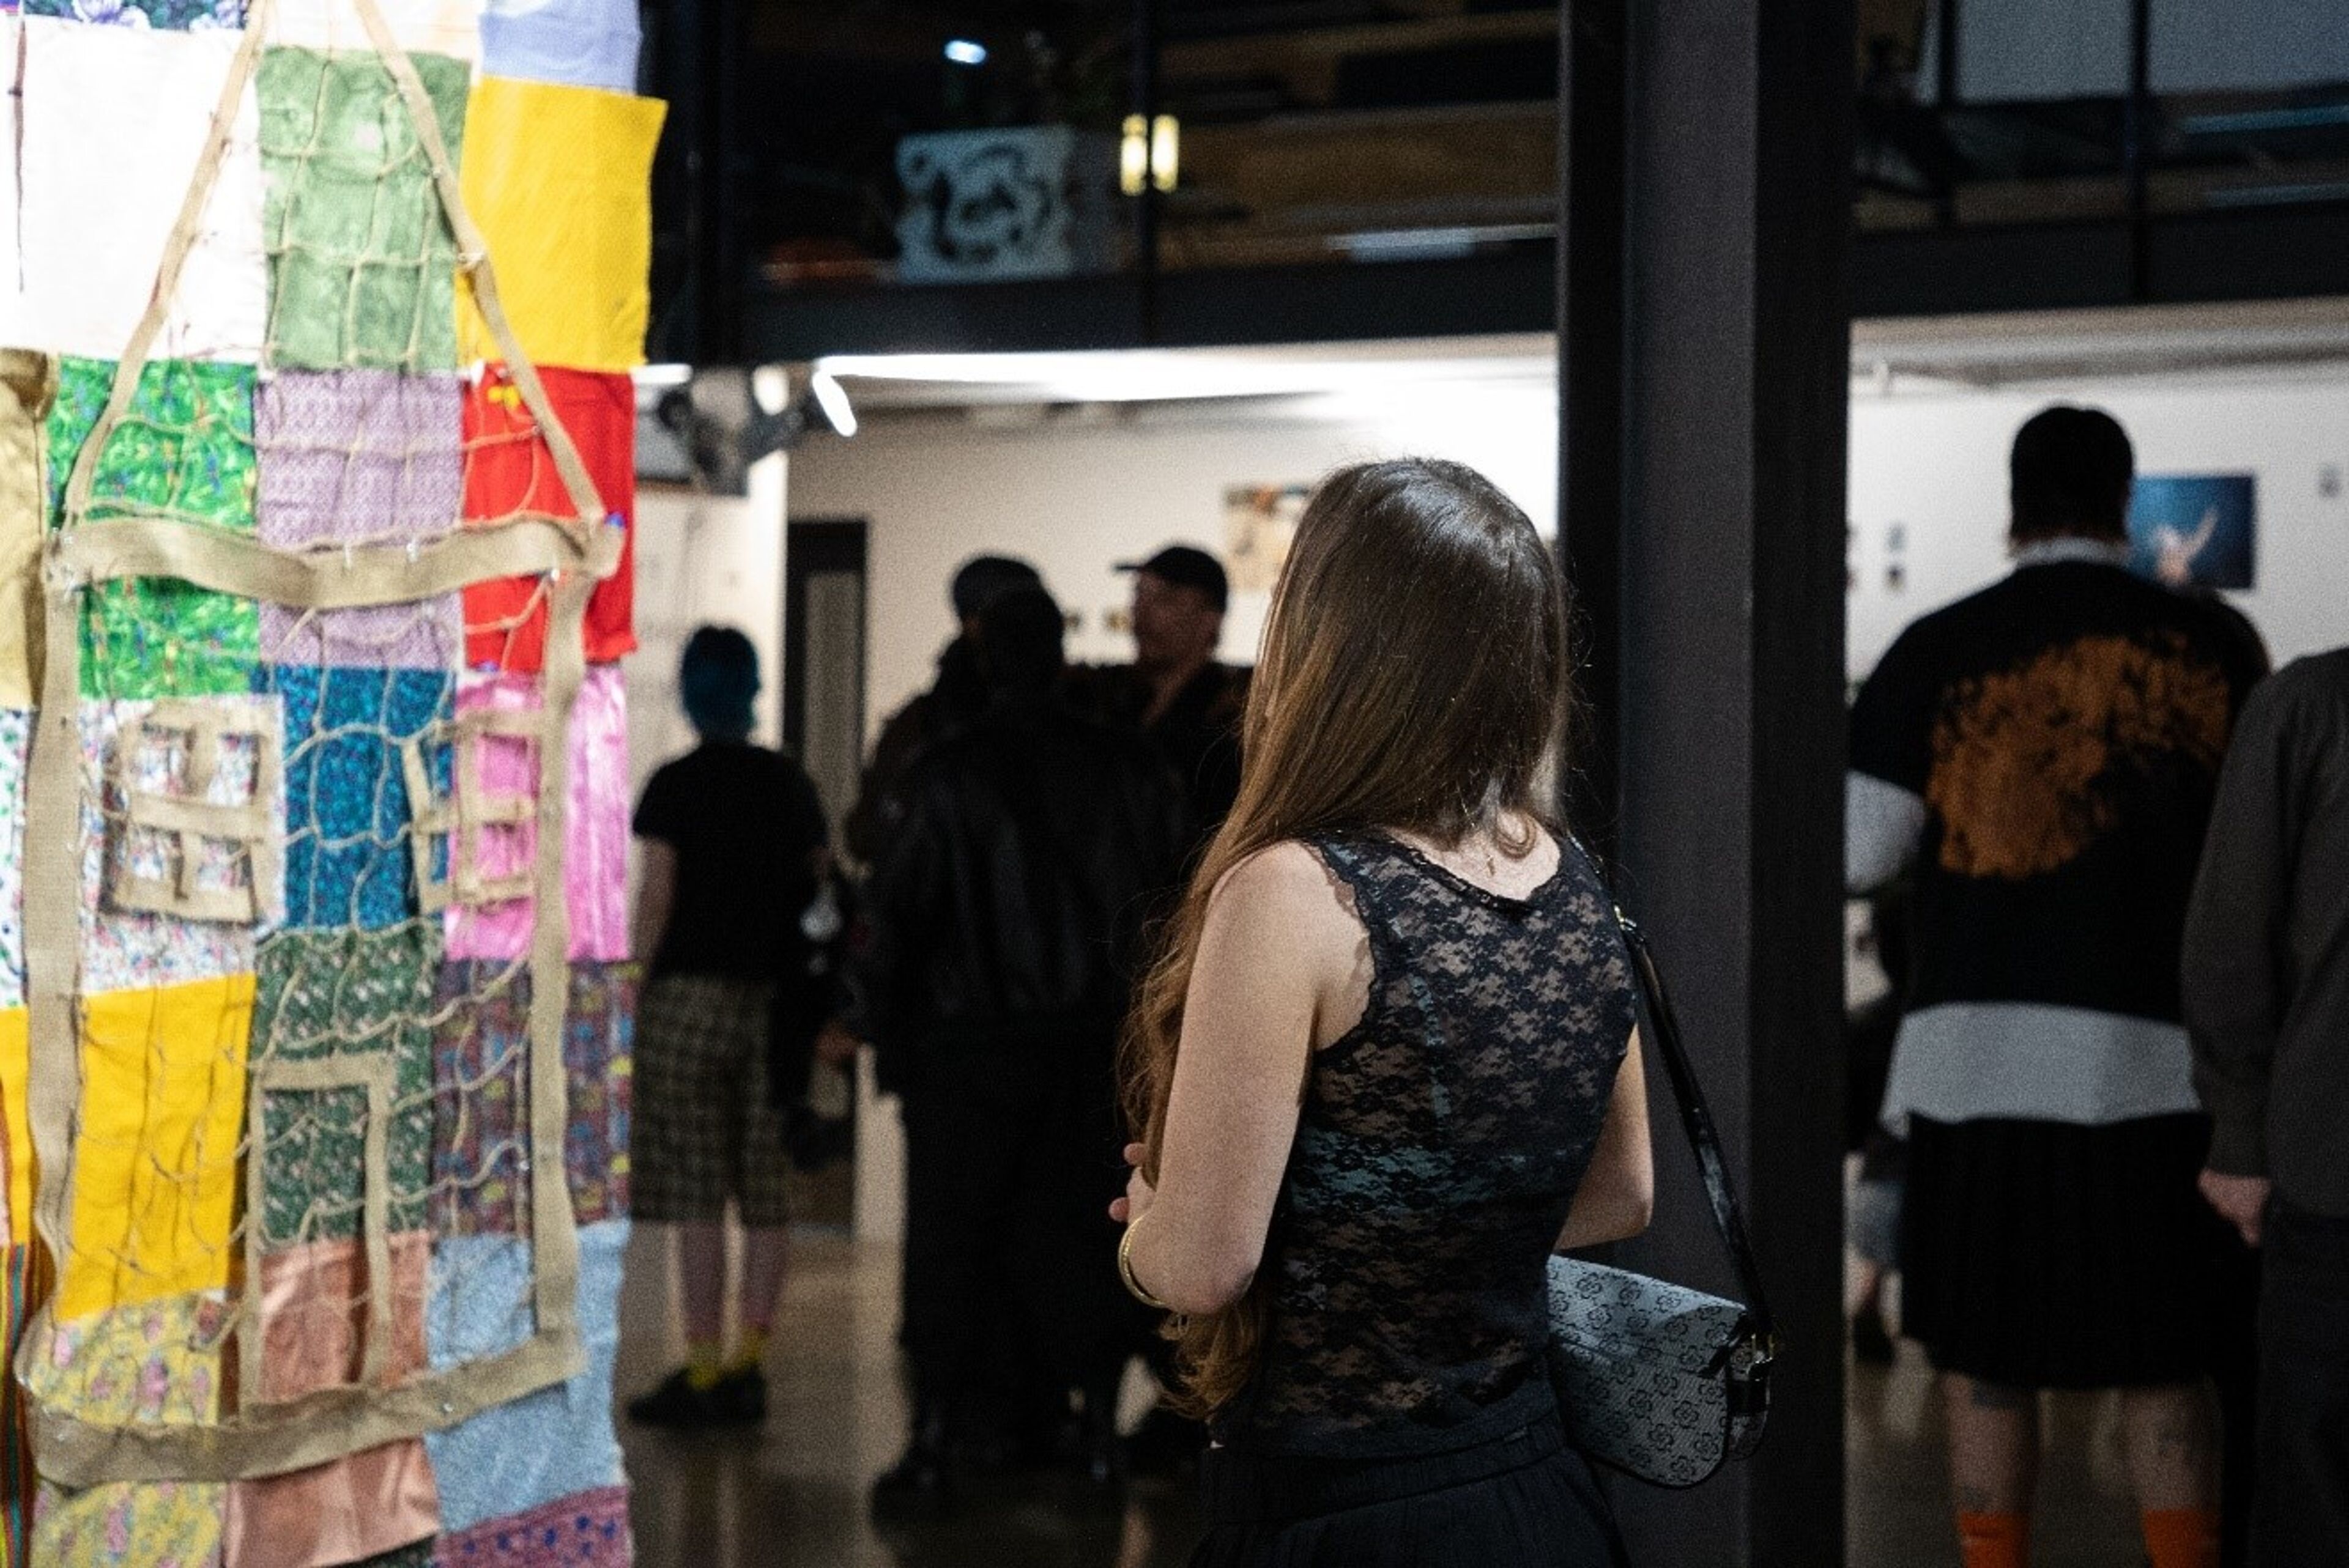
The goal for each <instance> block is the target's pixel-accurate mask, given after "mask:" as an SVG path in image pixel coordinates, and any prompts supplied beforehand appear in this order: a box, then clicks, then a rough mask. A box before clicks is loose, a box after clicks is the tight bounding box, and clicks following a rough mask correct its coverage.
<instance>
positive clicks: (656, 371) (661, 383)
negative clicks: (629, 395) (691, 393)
mask: <svg viewBox="0 0 2349 1568" xmlns="http://www.w3.org/2000/svg"><path fill="white" fill-rule="evenodd" d="M633 374H634V376H635V378H636V385H637V386H639V387H682V386H684V385H685V384H686V383H687V382H688V381H690V380H692V379H693V366H690V365H639V366H636V370H635V372H634V373H633Z"/></svg>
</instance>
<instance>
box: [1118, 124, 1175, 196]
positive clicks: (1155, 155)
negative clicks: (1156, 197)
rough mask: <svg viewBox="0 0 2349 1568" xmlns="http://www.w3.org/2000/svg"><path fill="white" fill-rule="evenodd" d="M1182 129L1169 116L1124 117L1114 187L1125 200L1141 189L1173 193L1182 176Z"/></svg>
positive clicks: (1135, 194)
mask: <svg viewBox="0 0 2349 1568" xmlns="http://www.w3.org/2000/svg"><path fill="white" fill-rule="evenodd" d="M1182 161H1183V127H1182V123H1181V122H1180V121H1179V120H1177V119H1175V118H1174V116H1173V115H1171V114H1162V115H1160V116H1159V117H1158V118H1157V119H1144V118H1143V117H1142V116H1141V115H1138V114H1130V115H1127V116H1126V117H1125V135H1124V137H1123V139H1122V140H1121V141H1120V143H1119V146H1118V160H1117V186H1118V189H1119V190H1121V191H1124V192H1125V193H1126V194H1127V195H1128V196H1139V195H1141V194H1142V192H1143V187H1144V186H1149V187H1153V188H1154V189H1156V190H1157V191H1159V192H1160V193H1161V194H1164V193H1165V192H1167V191H1172V190H1174V182H1175V181H1176V179H1177V178H1178V177H1179V176H1180V174H1181V172H1182Z"/></svg>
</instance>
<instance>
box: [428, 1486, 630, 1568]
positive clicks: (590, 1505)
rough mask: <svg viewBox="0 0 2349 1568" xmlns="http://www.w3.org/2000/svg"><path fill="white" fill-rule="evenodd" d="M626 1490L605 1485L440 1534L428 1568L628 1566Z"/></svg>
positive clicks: (623, 1567)
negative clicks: (527, 1509) (520, 1511)
mask: <svg viewBox="0 0 2349 1568" xmlns="http://www.w3.org/2000/svg"><path fill="white" fill-rule="evenodd" d="M634 1551H635V1546H634V1542H632V1540H631V1539H630V1537H629V1534H628V1489H627V1488H626V1487H624V1486H608V1487H604V1488H602V1489H600V1490H598V1491H583V1492H580V1493H579V1494H577V1495H576V1496H574V1497H565V1498H560V1499H557V1500H556V1501H554V1502H550V1503H547V1504H545V1505H544V1506H543V1507H539V1508H533V1509H532V1510H531V1511H529V1512H527V1513H517V1514H515V1515H513V1516H512V1517H511V1518H508V1519H492V1520H490V1521H487V1522H484V1523H481V1524H477V1525H475V1526H473V1528H471V1530H460V1531H458V1532H454V1533H453V1534H449V1535H444V1536H442V1537H441V1538H440V1543H439V1544H438V1545H437V1546H435V1547H434V1548H433V1550H432V1568H627V1564H628V1563H629V1561H630V1559H631V1557H632V1556H633V1555H634Z"/></svg>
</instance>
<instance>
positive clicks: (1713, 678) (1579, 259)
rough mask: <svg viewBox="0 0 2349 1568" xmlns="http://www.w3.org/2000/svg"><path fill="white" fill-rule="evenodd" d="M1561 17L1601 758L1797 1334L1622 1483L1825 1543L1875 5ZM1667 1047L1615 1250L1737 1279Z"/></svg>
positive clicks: (1668, 1550)
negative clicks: (1738, 1445)
mask: <svg viewBox="0 0 2349 1568" xmlns="http://www.w3.org/2000/svg"><path fill="white" fill-rule="evenodd" d="M1562 21H1563V25H1564V29H1565V32H1566V35H1567V40H1568V41H1567V45H1566V47H1567V49H1568V55H1567V60H1568V67H1569V68H1568V72H1567V74H1566V77H1565V81H1564V84H1563V86H1562V88H1561V91H1562V93H1563V94H1564V95H1565V98H1564V101H1562V103H1561V110H1562V119H1564V121H1565V122H1566V126H1567V129H1565V131H1564V132H1563V133H1562V134H1563V135H1564V137H1565V141H1566V147H1567V152H1568V158H1569V160H1570V162H1569V166H1568V170H1567V172H1566V179H1565V191H1566V200H1565V208H1566V211H1565V213H1564V218H1565V224H1566V229H1565V249H1564V252H1563V256H1564V258H1565V259H1564V263H1563V266H1562V269H1561V270H1562V272H1563V273H1564V276H1565V281H1564V284H1563V285H1562V293H1563V296H1564V297H1563V299H1562V313H1561V317H1560V320H1561V327H1562V342H1563V347H1564V364H1563V366H1562V374H1561V397H1560V413H1561V425H1562V437H1563V441H1564V445H1565V451H1564V456H1563V467H1562V478H1563V480H1564V482H1565V490H1564V495H1563V498H1562V510H1561V518H1562V533H1563V535H1564V548H1565V550H1566V552H1567V555H1568V560H1569V562H1570V563H1571V564H1572V565H1573V566H1574V567H1575V569H1576V570H1578V572H1580V573H1582V575H1583V581H1582V582H1581V583H1579V584H1578V588H1579V592H1580V593H1581V597H1582V601H1583V606H1584V614H1585V617H1586V621H1587V623H1588V624H1589V625H1590V627H1591V628H1592V631H1593V634H1594V636H1595V637H1597V638H1598V639H1599V641H1601V642H1602V643H1603V644H1605V645H1607V649H1608V650H1609V651H1611V653H1612V655H1613V656H1614V658H1615V659H1616V661H1617V663H1616V665H1615V667H1614V669H1613V670H1612V671H1608V670H1606V669H1605V668H1604V667H1603V665H1601V666H1600V667H1599V668H1598V669H1597V670H1596V672H1595V673H1596V675H1597V676H1598V678H1597V679H1596V680H1595V681H1593V682H1592V683H1590V686H1591V689H1590V693H1589V695H1590V696H1591V697H1592V698H1593V699H1595V704H1596V706H1598V707H1599V709H1600V719H1599V724H1598V726H1597V728H1598V730H1599V734H1600V736H1601V737H1602V738H1604V737H1605V736H1607V735H1609V734H1610V733H1611V734H1612V735H1614V736H1615V737H1617V738H1618V740H1619V751H1617V752H1616V753H1615V756H1616V758H1617V760H1616V762H1615V763H1614V765H1613V767H1612V768H1611V769H1601V771H1600V772H1599V775H1598V778H1599V780H1600V781H1601V793H1602V798H1603V795H1604V794H1607V793H1612V791H1609V790H1606V789H1604V785H1605V783H1606V782H1607V781H1609V780H1611V781H1613V782H1614V783H1615V784H1616V786H1617V788H1618V789H1619V795H1616V797H1615V798H1616V799H1619V801H1620V819H1621V828H1620V834H1619V843H1620V855H1619V862H1618V863H1619V868H1620V872H1619V882H1620V887H1621V891H1622V893H1623V896H1624V898H1625V900H1626V903H1627V904H1628V906H1629V907H1630V908H1631V909H1632V910H1633V911H1634V912H1635V913H1638V914H1640V916H1641V917H1642V918H1643V919H1644V920H1645V921H1646V923H1647V924H1648V926H1649V928H1650V930H1651V933H1652V934H1653V935H1654V937H1655V939H1656V942H1657V946H1658V949H1659V953H1660V956H1661V961H1662V963H1663V965H1664V966H1665V968H1666V971H1667V973H1668V974H1669V975H1671V979H1672V982H1673V985H1674V988H1675V990H1676V992H1677V994H1678V999H1679V1002H1680V1006H1681V1007H1682V1014H1683V1018H1684V1022H1685V1024H1686V1026H1687V1028H1688V1030H1689V1032H1690V1036H1691V1041H1690V1044H1691V1046H1692V1050H1693V1051H1694V1053H1695V1054H1696V1056H1697V1058H1698V1066H1699V1069H1700V1071H1701V1072H1702V1075H1703V1077H1704V1079H1705V1083H1706V1088H1707V1089H1708V1092H1709V1093H1710V1095H1711V1097H1712V1099H1713V1110H1714V1112H1715V1115H1716V1118H1717V1119H1718V1120H1719V1121H1720V1123H1721V1126H1722V1130H1723V1135H1724V1139H1725V1141H1726V1143H1727V1146H1728V1150H1729V1155H1730V1159H1731V1161H1732V1163H1733V1168H1734V1170H1735V1171H1736V1174H1737V1176H1738V1177H1739V1179H1740V1181H1741V1184H1742V1185H1743V1187H1744V1192H1745V1196H1746V1200H1747V1203H1748V1206H1749V1215H1750V1218H1751V1221H1752V1223H1753V1226H1754V1240H1755V1243H1756V1246H1757V1249H1758V1251H1759V1253H1760V1256H1761V1259H1762V1264H1763V1267H1764V1271H1765V1272H1766V1274H1767V1276H1768V1279H1769V1283H1770V1286H1771V1294H1772V1305H1773V1306H1774V1307H1775V1308H1776V1309H1777V1312H1778V1314H1779V1316H1780V1320H1781V1323H1782V1326H1783V1327H1784V1329H1785V1332H1786V1335H1787V1337H1788V1340H1789V1344H1788V1348H1787V1350H1786V1353H1785V1358H1784V1359H1783V1360H1782V1361H1781V1362H1780V1364H1779V1367H1778V1376H1777V1383H1776V1390H1775V1409H1774V1413H1773V1416H1772V1424H1771V1435H1770V1438H1769V1440H1768V1441H1767V1443H1766V1444H1765V1445H1764V1448H1763V1450H1762V1452H1761V1453H1760V1454H1759V1455H1758V1456H1757V1457H1756V1458H1755V1459H1754V1460H1752V1461H1751V1462H1749V1463H1747V1464H1744V1465H1742V1466H1737V1467H1733V1468H1732V1469H1731V1470H1727V1471H1725V1472H1724V1473H1723V1475H1721V1476H1720V1477H1717V1478H1716V1479H1715V1480H1713V1481H1712V1482H1710V1483H1708V1484H1707V1485H1706V1486H1705V1487H1703V1488H1701V1489H1699V1490H1697V1491H1693V1492H1689V1493H1661V1492H1655V1491H1648V1490H1646V1489H1643V1488H1640V1487H1637V1486H1635V1485H1630V1484H1626V1485H1624V1486H1622V1487H1620V1488H1619V1489H1618V1491H1617V1500H1618V1504H1619V1509H1620V1511H1621V1512H1622V1515H1623V1519H1624V1523H1625V1528H1626V1531H1627V1533H1629V1534H1630V1537H1631V1539H1632V1543H1633V1559H1634V1561H1638V1562H1646V1563H1671V1564H1673V1565H1674V1568H1714V1565H1719V1568H1749V1565H1751V1568H1832V1565H1834V1564H1836V1563H1840V1562H1841V1561H1842V1548H1843V1520H1844V1505H1843V1443H1842V1432H1843V1313H1842V1188H1841V1153H1842V1140H1841V1128H1840V1123H1839V1118H1840V1110H1841V1104H1842V1097H1843V1074H1842V1050H1841V1026H1842V976H1841V951H1842V935H1841V912H1842V892H1841V881H1842V877H1841V870H1842V868H1841V864H1840V861H1841V853H1840V850H1839V845H1840V843H1841V837H1842V828H1841V823H1842V810H1841V799H1842V796H1841V769H1842V757H1843V749H1844V748H1843V733H1844V711H1843V683H1844V672H1843V615H1844V608H1843V596H1844V449H1845V424H1846V417H1847V400H1848V390H1849V388H1848V377H1849V365H1848V353H1849V349H1848V340H1849V319H1848V311H1847V302H1846V255H1847V248H1848V233H1849V228H1850V222H1851V210H1850V200H1851V191H1850V170H1851V156H1852V153H1851V113H1852V103H1853V97H1854V86H1853V79H1852V66H1851V39H1852V36H1853V26H1854V22H1853V15H1852V10H1851V6H1850V5H1849V4H1848V0H1831V3H1826V4H1817V5H1811V4H1804V3H1801V0H1646V3H1645V4H1642V5H1638V6H1627V5H1624V4H1623V0H1566V4H1565V5H1564V11H1563V16H1562ZM1616 29H1621V31H1620V32H1619V33H1616V32H1615V30H1616ZM1609 36H1620V37H1621V38H1622V40H1623V54H1622V58H1623V61H1624V71H1623V75H1622V77H1620V78H1619V87H1620V88H1621V91H1620V93H1619V98H1617V102H1618V103H1619V106H1620V110H1619V112H1620V121H1619V123H1620V125H1621V128H1622V129H1621V154H1622V178H1621V180H1620V181H1619V202H1620V213H1621V217H1620V223H1621V230H1620V232H1621V251H1620V255H1621V273H1620V280H1619V281H1620V288H1619V291H1618V290H1617V289H1616V288H1615V287H1614V286H1613V284H1612V283H1611V282H1610V280H1609V275H1608V268H1607V265H1606V264H1605V258H1604V256H1603V254H1599V255H1584V254H1578V252H1579V250H1580V247H1581V245H1582V244H1583V243H1584V242H1586V241H1589V240H1591V238H1592V236H1594V235H1595V234H1600V233H1603V232H1605V231H1606V229H1607V226H1608V224H1609V222H1610V219H1609V197H1608V191H1609V178H1608V175H1607V172H1606V170H1605V169H1604V168H1603V167H1594V165H1595V164H1598V163H1599V162H1601V161H1602V160H1607V159H1608V158H1609V150H1608V147H1607V136H1606V131H1605V127H1604V125H1603V124H1602V125H1600V126H1598V127H1596V128H1594V127H1592V126H1591V125H1590V124H1589V123H1588V119H1589V118H1590V114H1589V111H1590V110H1591V109H1592V108H1593V106H1594V104H1596V103H1598V102H1599V101H1601V100H1603V99H1604V98H1605V97H1606V93H1605V90H1604V89H1603V88H1594V86H1593V85H1592V82H1591V79H1590V77H1589V76H1588V75H1586V74H1585V72H1584V70H1583V69H1581V68H1578V67H1577V65H1576V60H1577V54H1578V50H1579V51H1582V63H1583V65H1584V66H1589V67H1593V68H1594V69H1596V68H1597V66H1596V63H1597V61H1599V59H1602V58H1603V55H1602V54H1601V53H1600V49H1601V46H1602V45H1603V43H1604V41H1605V40H1606V39H1607V38H1608V37H1609ZM1578 107H1579V108H1581V109H1582V110H1583V111H1585V112H1584V113H1583V114H1578ZM1578 122H1579V130H1578ZM1594 249H1599V250H1601V251H1603V247H1597V246H1595V245H1594ZM1610 313H1619V315H1618V319H1619V328H1618V327H1613V326H1610V325H1609V315H1610ZM1618 331H1619V337H1618V336H1617V333H1618ZM1617 352H1619V354H1620V356H1621V358H1620V367H1619V377H1609V376H1608V375H1607V374H1606V359H1607V356H1609V355H1610V354H1614V353H1617ZM1610 381H1611V382H1612V384H1613V387H1614V390H1613V391H1612V392H1611V393H1610V390H1609V383H1610ZM1616 399H1619V401H1617V400H1616ZM1618 441H1619V446H1618V445H1616V443H1617V442H1618ZM1593 444H1596V445H1597V446H1598V447H1599V450H1595V451H1594V450H1592V449H1590V448H1591V446H1592V445H1593ZM1609 448H1612V449H1613V451H1614V452H1616V453H1619V459H1620V468H1619V472H1618V473H1616V474H1615V476H1614V478H1613V480H1610V478H1609V461H1610V455H1609V450H1607V449H1609ZM1617 485H1619V504H1616V503H1615V501H1614V500H1613V496H1612V493H1611V492H1612V491H1613V490H1615V488H1616V486H1617ZM1610 511H1611V512H1612V514H1613V515H1612V517H1611V518H1610V515H1609V513H1610ZM1609 707H1611V709H1612V711H1611V713H1609V711H1607V710H1608V709H1609ZM1599 810H1602V811H1603V810H1604V806H1603V803H1602V804H1601V806H1600V807H1599ZM1650 1076H1651V1083H1652V1085H1653V1087H1652V1088H1651V1096H1653V1097H1655V1099H1654V1109H1655V1110H1656V1111H1657V1112H1658V1114H1657V1116H1656V1120H1655V1131H1656V1147H1657V1151H1658V1170H1659V1178H1660V1180H1659V1191H1658V1203H1657V1220H1656V1223H1655V1225H1654V1227H1653V1228H1652V1230H1651V1233H1650V1234H1649V1235H1648V1236H1647V1237H1644V1238H1642V1239H1641V1240H1640V1241H1639V1242H1637V1243H1631V1244H1630V1245H1627V1246H1625V1247H1624V1248H1622V1249H1621V1250H1620V1253H1619V1256H1620V1259H1621V1261H1623V1262H1625V1263H1627V1264H1629V1265H1630V1266H1632V1267H1636V1268H1642V1269H1646V1270H1649V1271H1651V1272H1653V1273H1657V1274H1667V1275H1670V1276H1671V1277H1674V1278H1678V1279H1684V1280H1688V1281H1690V1282H1692V1283H1696V1284H1708V1285H1712V1286H1714V1287H1717V1288H1722V1289H1724V1290H1725V1289H1728V1288H1730V1286H1729V1279H1728V1270H1727V1268H1726V1266H1725V1263H1724V1260H1723V1257H1722V1255H1721V1251H1720V1247H1719V1245H1718V1243H1717V1242H1716V1241H1715V1240H1714V1238H1713V1231H1712V1227H1711V1224H1710V1222H1709V1220H1708V1219H1707V1217H1706V1213H1705V1211H1704V1207H1703V1203H1702V1196H1701V1193H1700V1191H1699V1189H1698V1187H1697V1184H1696V1181H1695V1177H1694V1172H1693V1168H1692V1162H1691V1161H1690V1160H1689V1159H1688V1156H1687V1155H1686V1153H1685V1151H1684V1150H1683V1149H1682V1144H1681V1140H1680V1136H1679V1133H1678V1131H1677V1128H1676V1125H1675V1121H1674V1119H1673V1118H1672V1117H1671V1114H1670V1111H1669V1109H1667V1108H1666V1107H1665V1106H1664V1104H1663V1103H1662V1100H1661V1095H1662V1094H1663V1093H1665V1092H1668V1091H1666V1090H1664V1089H1663V1088H1662V1081H1663V1080H1662V1077H1661V1073H1651V1075H1650Z"/></svg>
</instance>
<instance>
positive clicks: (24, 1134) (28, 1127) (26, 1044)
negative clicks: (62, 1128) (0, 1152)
mask: <svg viewBox="0 0 2349 1568" xmlns="http://www.w3.org/2000/svg"><path fill="white" fill-rule="evenodd" d="M32 1078H33V1036H32V1015H31V1014H30V1013H27V1012H26V1010H25V1009H24V1008H22V1007H8V1008H0V1135H5V1137H6V1138H7V1140H8V1151H7V1152H8V1176H7V1181H8V1185H7V1193H8V1244H9V1245H10V1246H15V1247H21V1246H24V1245H26V1244H27V1243H30V1242H31V1241H32V1239H33V1127H32V1114H31V1110H30V1109H29V1108H30V1102H29V1101H28V1100H27V1099H26V1096H27V1095H28V1094H30V1093H31V1092H32Z"/></svg>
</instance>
